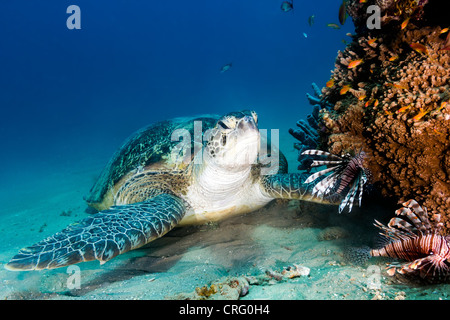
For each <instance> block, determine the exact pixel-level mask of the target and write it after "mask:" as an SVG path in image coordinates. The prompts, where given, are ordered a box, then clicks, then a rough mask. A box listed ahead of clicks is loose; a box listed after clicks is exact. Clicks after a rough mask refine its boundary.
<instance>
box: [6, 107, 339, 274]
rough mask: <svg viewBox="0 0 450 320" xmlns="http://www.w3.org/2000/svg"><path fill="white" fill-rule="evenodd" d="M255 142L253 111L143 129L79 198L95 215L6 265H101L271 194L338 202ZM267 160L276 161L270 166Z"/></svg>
mask: <svg viewBox="0 0 450 320" xmlns="http://www.w3.org/2000/svg"><path fill="white" fill-rule="evenodd" d="M200 125H201V128H200ZM180 137H182V138H183V139H182V140H181V141H180ZM260 147H261V146H260V132H259V130H258V127H257V115H256V113H255V112H253V111H242V112H232V113H229V114H227V115H225V116H223V117H217V116H204V117H199V118H177V119H174V120H170V121H163V122H159V123H156V124H153V125H150V126H148V127H146V128H143V129H141V130H139V131H137V132H136V133H135V134H134V135H132V136H131V137H130V138H129V139H128V140H127V141H126V142H125V143H124V145H123V146H122V147H121V148H120V149H119V150H118V151H117V152H116V153H115V154H114V156H113V157H112V159H111V160H110V162H109V163H108V165H107V166H106V167H105V169H104V170H103V172H102V174H101V175H100V177H99V179H98V181H97V182H96V183H95V185H94V186H93V188H92V189H91V191H90V193H89V195H88V196H87V197H86V201H87V202H88V204H89V205H90V206H92V207H94V208H96V209H97V210H100V212H98V213H96V214H94V215H92V216H90V217H88V218H85V219H83V220H81V221H80V222H78V223H76V224H73V225H70V226H68V227H67V228H66V229H64V230H62V231H61V232H58V233H56V234H54V235H52V236H50V237H48V238H46V239H44V240H42V241H40V242H38V243H36V244H34V245H32V246H30V247H26V248H23V249H21V250H20V251H19V253H18V254H17V255H16V256H14V257H13V258H12V259H11V261H10V262H9V263H8V264H7V265H6V268H7V269H9V270H40V269H52V268H58V267H63V266H67V265H71V264H75V263H78V262H83V261H91V260H95V259H96V260H99V261H100V263H101V264H103V263H105V262H106V261H108V260H110V259H112V258H114V257H115V256H117V255H118V254H122V253H124V252H127V251H129V250H133V249H136V248H139V247H141V246H143V245H145V244H147V243H149V242H150V241H152V240H154V239H157V238H159V237H161V236H163V235H164V234H166V233H167V232H169V231H170V230H171V229H172V228H174V227H175V226H182V225H188V224H195V223H205V222H208V221H217V220H220V219H223V218H225V217H228V216H230V215H235V214H243V213H247V212H251V211H254V210H256V209H259V208H261V207H263V206H264V205H266V204H267V203H269V202H270V201H272V200H273V199H303V200H307V201H315V202H320V203H331V204H338V203H339V199H333V198H332V197H328V198H325V199H324V198H322V197H315V196H313V195H312V194H311V189H312V187H313V185H312V184H304V182H305V180H306V179H307V178H308V174H303V173H295V174H294V173H292V174H288V173H287V162H286V159H285V158H284V156H283V155H282V154H281V152H279V151H278V149H276V148H274V147H271V149H272V150H271V153H270V154H269V153H267V154H266V155H264V154H263V153H262V152H260ZM277 155H278V156H277ZM268 159H271V160H272V162H271V164H273V163H275V164H278V165H276V166H274V165H270V166H269V163H268V162H267V160H268ZM277 159H278V163H277V162H276V161H275V162H273V161H274V160H277Z"/></svg>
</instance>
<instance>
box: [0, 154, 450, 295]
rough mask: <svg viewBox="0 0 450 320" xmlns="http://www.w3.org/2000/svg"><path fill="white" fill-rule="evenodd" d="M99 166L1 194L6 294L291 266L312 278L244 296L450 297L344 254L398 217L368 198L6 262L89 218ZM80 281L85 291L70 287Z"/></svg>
mask: <svg viewBox="0 0 450 320" xmlns="http://www.w3.org/2000/svg"><path fill="white" fill-rule="evenodd" d="M295 157H296V155H295V153H294V151H293V150H292V152H291V154H289V153H288V158H289V162H290V163H291V162H292V163H294V166H295ZM102 166H103V162H102V161H92V163H90V162H89V161H85V162H83V163H81V164H80V166H79V168H74V167H73V166H72V167H65V168H64V169H54V168H53V170H52V171H51V174H49V173H45V172H42V171H41V172H38V173H35V174H36V177H35V179H30V178H29V176H28V178H27V180H26V181H27V183H26V185H23V186H19V185H17V186H16V187H11V188H9V189H5V190H4V191H3V192H2V193H1V199H0V201H2V208H1V212H0V243H1V250H0V284H1V285H0V299H7V300H47V299H50V300H67V299H79V300H116V299H121V300H136V299H137V300H142V299H151V300H161V299H173V298H176V297H180V294H182V293H190V292H194V291H195V289H196V288H197V287H199V288H200V287H203V286H206V287H207V288H209V286H210V285H211V283H213V282H217V281H219V280H220V279H227V278H230V277H239V276H247V277H251V276H258V275H264V274H265V273H266V271H268V270H269V271H278V272H279V271H281V270H283V269H286V268H288V267H290V266H293V265H294V264H295V265H300V266H303V267H307V268H309V270H310V272H309V275H308V276H299V277H295V278H292V279H281V280H280V279H278V280H276V279H274V280H273V281H269V282H266V283H261V284H256V285H252V284H251V285H250V286H249V287H248V292H247V293H246V295H244V296H242V297H240V299H241V300H256V299H258V300H260V299H261V300H284V299H292V300H294V299H295V300H298V299H300V300H306V299H308V300H309V299H314V300H368V299H385V300H390V299H397V300H402V299H406V300H428V299H434V300H437V299H448V296H449V294H450V286H449V285H434V286H416V285H410V284H403V283H398V282H397V281H393V280H392V278H390V277H388V276H387V275H386V273H385V271H384V267H385V264H386V261H385V260H382V259H372V260H370V261H369V264H368V265H366V266H355V265H352V264H349V263H348V262H347V261H345V259H344V257H343V254H344V252H345V250H346V249H347V248H348V247H350V246H360V245H367V244H369V245H370V244H371V243H372V242H373V239H374V237H376V234H377V230H376V228H375V227H373V226H372V223H373V219H374V218H376V219H379V220H380V221H384V222H386V221H387V220H388V219H389V218H390V217H392V216H393V212H394V210H395V206H394V207H393V206H392V204H391V205H388V204H383V203H381V202H380V201H379V200H378V201H368V202H366V203H363V207H362V208H355V209H354V210H353V212H352V213H351V214H345V213H343V214H338V212H337V207H334V206H326V205H320V204H315V203H308V202H304V201H275V202H273V203H271V204H269V205H268V206H266V207H265V208H263V209H261V210H259V211H257V212H253V213H250V214H247V215H243V216H238V217H233V218H230V219H228V220H225V221H221V222H218V223H210V224H206V225H201V226H192V227H185V228H176V229H174V230H172V231H171V232H169V233H168V234H167V235H166V236H164V237H163V238H161V239H158V240H156V241H154V242H152V243H150V244H149V245H147V246H145V247H143V248H141V249H138V250H135V251H131V252H128V253H126V254H123V255H120V256H118V257H116V258H114V259H112V260H111V261H109V262H107V263H106V264H104V265H102V266H100V264H99V262H98V261H93V262H87V263H81V264H78V265H77V266H78V267H79V269H78V268H75V269H68V268H60V269H55V270H44V271H32V272H12V271H8V270H6V269H4V268H3V265H4V264H6V263H7V262H8V261H9V259H10V258H11V257H12V256H13V255H14V254H16V253H17V251H18V250H19V249H20V248H22V247H25V246H29V245H31V244H33V243H35V242H38V241H40V240H42V239H43V238H45V237H47V236H49V235H51V234H53V233H55V232H58V231H60V230H61V229H63V228H65V227H66V226H67V225H68V224H70V223H73V222H75V221H78V220H80V219H82V218H84V217H86V216H88V213H86V212H85V209H86V204H85V203H84V201H83V195H84V194H86V193H87V191H88V190H89V188H90V187H91V185H92V184H93V182H94V179H95V177H96V175H97V174H98V173H99V171H100V170H101V168H102ZM39 175H42V176H44V175H45V179H42V178H41V177H40V176H39ZM19 180H20V181H24V180H23V179H22V180H21V179H19V177H18V180H17V181H19ZM22 183H24V182H22ZM73 270H75V272H77V274H79V276H80V277H79V278H78V279H79V281H80V282H79V283H76V282H73V281H72V280H73V278H71V276H72V275H74V273H73V272H74V271H73ZM374 270H375V271H374ZM77 284H79V288H73V286H77ZM216 298H217V297H216ZM224 298H225V297H224Z"/></svg>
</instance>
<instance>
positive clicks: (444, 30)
mask: <svg viewBox="0 0 450 320" xmlns="http://www.w3.org/2000/svg"><path fill="white" fill-rule="evenodd" d="M448 30H449V29H448V28H444V29H442V30H441V34H443V33H446V32H448Z"/></svg>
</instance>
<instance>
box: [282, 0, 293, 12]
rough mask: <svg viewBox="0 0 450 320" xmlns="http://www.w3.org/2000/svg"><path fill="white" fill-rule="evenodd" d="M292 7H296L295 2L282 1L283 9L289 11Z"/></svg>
mask: <svg viewBox="0 0 450 320" xmlns="http://www.w3.org/2000/svg"><path fill="white" fill-rule="evenodd" d="M292 9H294V2H289V1H283V2H282V3H281V10H283V11H284V12H289V11H291V10H292Z"/></svg>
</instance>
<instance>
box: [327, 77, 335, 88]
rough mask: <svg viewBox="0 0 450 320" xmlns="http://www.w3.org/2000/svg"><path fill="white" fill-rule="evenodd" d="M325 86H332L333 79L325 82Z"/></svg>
mask: <svg viewBox="0 0 450 320" xmlns="http://www.w3.org/2000/svg"><path fill="white" fill-rule="evenodd" d="M326 86H327V88H331V87H333V86H334V79H330V80H329V81H328V82H327V83H326Z"/></svg>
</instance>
